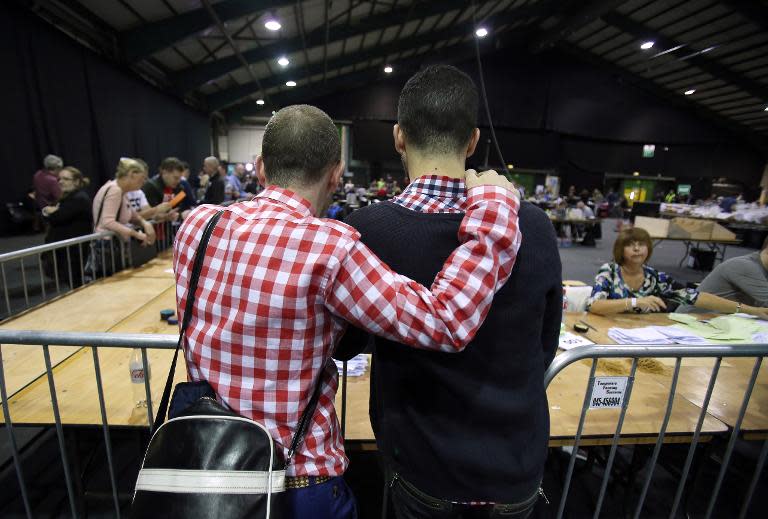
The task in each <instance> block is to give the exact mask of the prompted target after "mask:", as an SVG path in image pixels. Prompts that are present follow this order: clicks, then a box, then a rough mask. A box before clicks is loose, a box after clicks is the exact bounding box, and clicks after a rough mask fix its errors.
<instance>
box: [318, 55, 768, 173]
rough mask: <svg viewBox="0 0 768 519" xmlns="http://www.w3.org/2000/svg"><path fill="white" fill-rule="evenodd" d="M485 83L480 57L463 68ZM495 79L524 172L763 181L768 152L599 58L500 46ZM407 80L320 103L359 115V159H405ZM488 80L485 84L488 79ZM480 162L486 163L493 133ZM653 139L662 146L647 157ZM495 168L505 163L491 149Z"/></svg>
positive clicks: (513, 158) (512, 150)
mask: <svg viewBox="0 0 768 519" xmlns="http://www.w3.org/2000/svg"><path fill="white" fill-rule="evenodd" d="M457 66H458V67H459V68H460V69H462V70H464V71H465V72H467V73H468V74H469V75H470V76H472V77H473V78H474V79H475V81H476V82H478V81H477V68H476V64H475V63H474V62H468V63H462V64H459V65H457ZM483 68H484V71H485V76H486V77H485V82H486V88H487V91H488V97H489V102H490V107H491V112H492V118H493V123H494V126H495V127H496V130H497V136H498V139H499V143H500V146H501V148H502V153H503V154H504V159H505V161H506V162H507V163H511V164H514V166H515V167H516V168H528V169H557V170H558V171H559V172H560V174H561V176H562V177H563V184H565V185H570V184H575V185H577V186H584V187H600V185H601V184H602V182H601V181H600V179H602V174H603V173H623V174H631V173H632V172H635V171H639V172H640V173H641V174H642V175H644V176H654V177H655V176H657V175H662V176H671V177H681V178H682V177H686V178H704V179H711V178H718V177H728V178H730V179H733V180H737V181H741V182H743V183H745V184H746V185H754V186H757V185H758V183H759V181H760V178H761V175H762V172H763V168H764V166H765V163H766V160H767V159H768V157H766V154H765V152H763V151H761V150H757V149H755V148H753V147H751V146H750V145H748V144H746V143H744V142H743V139H742V138H741V137H739V136H735V135H733V134H732V133H730V132H729V131H727V130H724V129H722V128H721V127H720V126H718V125H716V124H715V123H713V122H711V121H709V120H706V119H702V118H700V117H699V116H698V115H696V114H695V113H693V112H690V111H688V110H685V109H683V108H681V107H678V106H674V105H672V104H670V103H667V102H666V101H664V100H661V99H659V98H657V97H655V96H652V95H650V94H648V93H646V92H645V91H643V90H641V89H640V88H638V87H636V86H634V85H632V84H629V83H627V81H626V80H625V79H622V78H620V77H617V76H615V75H614V74H612V73H610V72H607V71H605V70H603V69H600V68H597V67H594V66H592V65H590V64H586V63H581V62H579V61H578V60H576V59H575V58H572V57H570V56H567V55H563V54H561V53H559V52H557V51H552V52H548V53H544V54H541V55H538V56H529V55H526V54H525V53H522V52H516V51H499V52H496V53H494V54H492V55H489V56H486V57H484V58H483ZM406 80H407V77H396V78H391V79H384V80H382V81H379V82H377V83H376V84H374V85H371V86H370V87H366V88H360V89H357V90H355V91H351V92H344V93H342V94H338V95H332V96H327V97H324V98H320V99H315V100H312V101H311V102H312V104H316V105H317V106H319V107H320V108H322V109H324V110H325V111H327V112H328V114H329V115H330V116H331V117H333V118H337V119H351V120H352V121H353V122H354V124H353V126H352V147H353V149H352V156H353V158H355V159H357V160H362V161H369V162H374V161H376V162H386V161H397V159H398V157H397V156H396V154H395V151H394V148H393V145H392V124H393V123H394V121H395V119H396V117H397V98H398V95H399V92H400V89H401V88H402V86H403V85H404V84H405V81H406ZM478 84H479V83H478ZM479 123H480V127H481V131H482V132H483V136H482V140H481V143H480V145H479V146H478V149H477V151H476V152H475V157H473V159H472V160H471V161H470V163H472V164H480V163H482V160H483V158H484V155H485V140H486V138H488V137H489V136H490V135H489V132H488V131H487V121H486V118H485V115H484V113H482V110H481V114H480V118H479ZM643 144H655V145H656V152H655V156H654V157H653V158H643V157H642V148H643ZM489 162H490V164H492V165H496V166H498V165H499V160H498V159H497V156H496V153H495V151H494V149H493V147H492V148H491V154H490V161H489Z"/></svg>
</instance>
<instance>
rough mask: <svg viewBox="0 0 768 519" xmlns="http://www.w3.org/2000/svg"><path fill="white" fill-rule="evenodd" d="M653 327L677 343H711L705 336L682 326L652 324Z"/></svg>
mask: <svg viewBox="0 0 768 519" xmlns="http://www.w3.org/2000/svg"><path fill="white" fill-rule="evenodd" d="M652 328H654V329H655V330H656V331H657V332H659V333H661V334H662V335H664V336H665V337H667V338H668V339H670V340H671V341H673V342H675V343H676V344H711V343H710V342H709V341H708V340H707V339H705V338H704V337H701V336H699V335H696V334H695V333H691V332H689V331H688V330H686V329H684V328H683V327H681V326H676V325H672V326H652Z"/></svg>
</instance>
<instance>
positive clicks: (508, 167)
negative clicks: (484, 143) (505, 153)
mask: <svg viewBox="0 0 768 519" xmlns="http://www.w3.org/2000/svg"><path fill="white" fill-rule="evenodd" d="M507 169H515V166H514V165H513V164H507Z"/></svg>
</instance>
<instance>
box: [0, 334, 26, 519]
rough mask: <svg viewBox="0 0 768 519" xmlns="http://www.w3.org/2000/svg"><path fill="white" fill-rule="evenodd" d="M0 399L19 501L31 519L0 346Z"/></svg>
mask: <svg viewBox="0 0 768 519" xmlns="http://www.w3.org/2000/svg"><path fill="white" fill-rule="evenodd" d="M0 398H2V399H3V415H4V418H5V429H6V430H7V431H8V441H9V442H10V444H11V452H12V454H13V465H14V466H15V467H16V479H18V481H19V488H20V489H21V500H22V501H23V502H24V511H25V512H26V514H27V519H32V508H31V507H30V506H29V497H28V496H27V485H26V483H25V482H24V471H23V470H22V468H21V459H20V457H19V447H18V445H17V444H16V435H15V434H14V433H13V422H12V421H11V412H10V410H9V406H8V390H7V388H6V386H5V367H4V366H3V345H2V344H0Z"/></svg>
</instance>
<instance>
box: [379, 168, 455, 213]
mask: <svg viewBox="0 0 768 519" xmlns="http://www.w3.org/2000/svg"><path fill="white" fill-rule="evenodd" d="M392 202H394V203H395V204H398V205H400V206H402V207H405V208H406V209H410V210H412V211H418V212H420V213H463V212H465V211H466V205H467V189H466V187H465V186H464V181H463V180H459V179H456V178H451V177H446V176H442V175H424V176H421V177H419V178H417V179H416V180H414V181H413V182H411V183H410V184H409V185H408V187H406V188H405V190H403V192H402V193H401V194H400V195H398V196H396V197H395V198H393V199H392Z"/></svg>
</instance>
